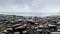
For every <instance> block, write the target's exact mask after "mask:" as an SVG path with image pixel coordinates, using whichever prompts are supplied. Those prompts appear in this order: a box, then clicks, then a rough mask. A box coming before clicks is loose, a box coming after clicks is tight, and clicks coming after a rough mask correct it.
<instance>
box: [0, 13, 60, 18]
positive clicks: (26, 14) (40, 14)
mask: <svg viewBox="0 0 60 34" xmlns="http://www.w3.org/2000/svg"><path fill="white" fill-rule="evenodd" d="M0 14H5V15H19V16H20V15H21V16H42V17H44V16H52V15H60V14H59V13H26V12H20V13H19V12H13V13H12V12H1V13H0Z"/></svg>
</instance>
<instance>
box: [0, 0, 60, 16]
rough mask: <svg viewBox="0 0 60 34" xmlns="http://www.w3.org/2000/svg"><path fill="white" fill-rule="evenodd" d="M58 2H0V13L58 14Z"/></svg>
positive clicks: (18, 0) (55, 0) (4, 0)
mask: <svg viewBox="0 0 60 34" xmlns="http://www.w3.org/2000/svg"><path fill="white" fill-rule="evenodd" d="M59 9H60V0H0V13H7V14H18V13H22V12H23V13H25V14H26V13H29V14H31V13H33V15H34V14H35V15H38V14H39V13H40V14H52V13H55V12H60V10H59Z"/></svg>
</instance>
